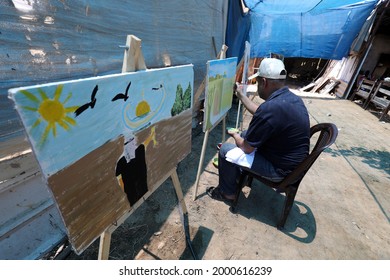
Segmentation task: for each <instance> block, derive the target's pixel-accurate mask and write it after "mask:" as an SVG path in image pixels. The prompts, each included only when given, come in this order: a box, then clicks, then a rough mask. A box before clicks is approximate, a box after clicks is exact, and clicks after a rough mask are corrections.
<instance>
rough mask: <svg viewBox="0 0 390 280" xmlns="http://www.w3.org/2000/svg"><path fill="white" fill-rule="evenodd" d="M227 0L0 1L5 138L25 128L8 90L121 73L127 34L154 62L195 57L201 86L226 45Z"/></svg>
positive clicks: (0, 134)
mask: <svg viewBox="0 0 390 280" xmlns="http://www.w3.org/2000/svg"><path fill="white" fill-rule="evenodd" d="M226 12H227V1H226V0H203V1H200V0H198V1H192V0H191V1H190V0H185V1H175V0H166V1H159V0H148V1H139V0H111V1H106V0H61V1H57V0H56V1H54V0H10V1H1V2H0V75H1V76H0V77H1V79H0V141H2V140H5V139H8V138H12V137H13V136H15V134H20V133H21V132H22V126H21V124H20V122H19V119H18V117H17V114H16V111H15V110H14V108H13V105H12V104H11V102H10V101H9V100H8V98H7V90H8V89H9V88H13V87H19V86H28V85H33V84H38V83H46V82H51V81H59V80H69V79H78V78H85V77H92V76H101V75H105V74H112V73H120V72H121V69H122V61H123V54H124V49H121V48H120V47H119V46H120V45H124V44H125V43H126V36H127V35H129V34H132V35H135V36H137V37H138V38H140V39H141V40H142V53H143V55H144V58H145V63H146V66H147V67H148V68H154V67H164V66H170V65H181V64H187V63H192V64H194V70H195V88H197V84H200V82H201V81H202V79H203V78H204V76H205V74H206V62H207V60H209V59H215V57H216V55H217V53H218V51H219V50H220V48H221V47H222V45H223V43H224V28H225V26H224V25H225V24H226V22H225V20H226Z"/></svg>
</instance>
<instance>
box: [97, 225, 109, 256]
mask: <svg viewBox="0 0 390 280" xmlns="http://www.w3.org/2000/svg"><path fill="white" fill-rule="evenodd" d="M110 243H111V232H109V231H105V232H103V233H102V234H101V235H100V245H99V256H98V259H99V260H108V256H109V255H110Z"/></svg>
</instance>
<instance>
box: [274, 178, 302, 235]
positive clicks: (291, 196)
mask: <svg viewBox="0 0 390 280" xmlns="http://www.w3.org/2000/svg"><path fill="white" fill-rule="evenodd" d="M297 191H298V188H297V187H295V186H289V187H288V191H286V198H285V201H284V206H283V211H282V214H281V216H280V220H279V223H278V225H277V228H278V229H279V230H281V229H283V228H284V225H285V223H286V220H287V217H288V215H289V214H290V210H291V208H292V206H293V204H294V200H295V195H296V194H297Z"/></svg>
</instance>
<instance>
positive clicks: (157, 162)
mask: <svg viewBox="0 0 390 280" xmlns="http://www.w3.org/2000/svg"><path fill="white" fill-rule="evenodd" d="M191 121H192V110H191V109H188V110H186V111H184V112H182V113H181V114H179V115H177V116H174V117H172V118H169V119H167V120H163V121H160V122H158V123H156V124H154V125H153V126H150V127H148V128H145V129H143V130H141V131H139V132H137V133H136V135H135V136H136V138H137V143H138V144H143V145H145V153H146V154H145V158H146V166H147V184H148V193H147V194H145V197H146V196H148V194H150V193H151V192H153V191H154V190H155V189H156V188H157V187H158V186H159V185H161V184H162V183H163V181H164V180H165V178H167V177H169V174H170V172H172V170H174V169H175V168H176V166H177V164H178V163H179V162H180V161H181V160H183V159H184V158H185V157H186V156H187V155H188V154H189V153H190V152H191ZM123 147H124V137H123V136H121V137H119V138H117V139H115V140H114V141H110V142H107V143H106V144H104V145H103V146H101V147H99V148H98V149H96V150H94V151H92V152H91V153H89V154H88V155H86V156H85V157H83V158H81V159H80V160H78V161H77V162H75V163H74V164H72V165H70V166H68V167H67V168H64V169H63V170H61V171H59V172H57V173H56V174H54V175H52V176H51V177H49V178H48V184H49V188H50V189H51V191H52V193H53V196H54V198H55V201H56V203H57V206H58V208H59V211H60V213H61V216H62V218H63V220H64V224H65V226H66V228H67V231H68V238H69V241H70V243H71V244H72V247H73V248H74V250H75V252H76V253H78V254H80V253H82V252H83V251H84V250H85V249H86V248H87V247H88V246H89V245H90V244H91V243H92V242H93V241H95V240H96V239H97V238H98V237H99V236H100V235H101V234H102V233H103V232H104V231H105V230H106V229H107V228H109V227H110V226H112V225H117V221H118V220H119V219H120V217H122V216H123V215H125V214H126V213H128V212H129V211H130V210H131V206H130V204H129V202H128V200H127V197H126V194H125V193H124V192H123V191H122V189H121V188H120V186H119V184H118V181H117V178H116V176H115V168H116V164H117V161H118V159H119V158H120V157H121V156H122V152H123ZM143 200H144V199H143V198H141V199H140V203H137V204H136V205H135V207H138V206H139V205H140V204H141V203H142V202H143Z"/></svg>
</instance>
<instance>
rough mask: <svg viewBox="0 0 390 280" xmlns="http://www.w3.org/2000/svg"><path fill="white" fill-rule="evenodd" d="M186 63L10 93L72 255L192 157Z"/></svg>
mask: <svg viewBox="0 0 390 280" xmlns="http://www.w3.org/2000/svg"><path fill="white" fill-rule="evenodd" d="M193 79H194V75H193V66H192V65H183V66H176V67H169V68H161V69H152V70H146V71H139V72H133V73H122V74H114V75H107V76H101V77H93V78H87V79H81V80H73V81H65V82H56V83H49V84H42V85H36V86H31V87H24V88H15V89H10V90H9V97H10V98H11V99H12V100H13V101H14V103H15V106H16V109H17V111H18V114H19V115H20V117H21V120H22V122H23V125H24V127H25V130H26V132H27V135H28V138H29V140H30V142H31V145H32V148H33V151H34V154H35V156H36V158H37V160H38V162H39V165H40V167H41V170H42V173H43V175H44V177H45V179H46V180H47V184H48V187H49V189H50V190H51V192H52V194H53V197H54V199H55V201H56V204H57V206H58V208H59V210H60V213H61V216H62V218H63V220H64V223H65V226H66V228H67V230H68V237H69V240H70V242H71V244H72V245H73V247H74V249H75V251H76V252H77V253H81V252H82V251H84V250H85V249H86V248H87V247H88V246H89V245H90V244H91V243H92V242H93V241H94V240H96V239H97V238H98V237H99V236H100V234H101V233H102V232H104V230H106V229H107V228H108V227H110V226H111V225H113V224H115V223H116V221H117V220H118V219H119V218H120V217H122V216H123V215H124V214H126V213H128V212H129V211H130V210H131V209H132V208H134V207H138V206H139V205H140V204H141V203H142V202H143V200H144V196H146V194H150V193H151V192H153V191H154V190H155V189H156V188H157V187H158V186H159V185H160V184H161V183H162V180H164V178H167V176H168V174H170V172H171V171H172V170H173V169H174V168H175V167H176V166H177V164H178V163H179V162H180V161H181V160H183V159H184V158H185V156H186V155H188V154H189V153H190V152H191V145H190V144H189V143H191V129H192V125H191V123H192V102H193V100H192V99H193Z"/></svg>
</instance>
